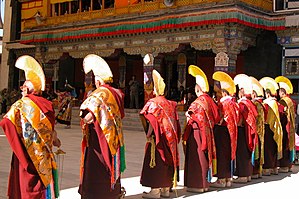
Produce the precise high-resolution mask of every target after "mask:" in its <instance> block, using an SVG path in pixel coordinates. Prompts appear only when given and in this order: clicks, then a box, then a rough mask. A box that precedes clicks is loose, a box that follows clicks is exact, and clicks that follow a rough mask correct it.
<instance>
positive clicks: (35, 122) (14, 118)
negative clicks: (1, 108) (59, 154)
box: [6, 97, 57, 187]
mask: <svg viewBox="0 0 299 199" xmlns="http://www.w3.org/2000/svg"><path fill="white" fill-rule="evenodd" d="M6 117H7V118H8V119H9V120H10V121H11V122H12V123H13V124H14V126H15V127H16V130H17V133H18V134H19V135H20V136H21V137H22V142H23V144H24V146H25V148H26V150H27V153H28V154H29V156H30V159H31V160H32V162H33V164H34V166H35V168H36V170H37V172H38V174H39V176H40V178H41V180H42V182H43V184H44V185H45V187H47V186H48V185H49V184H50V183H51V182H52V179H53V177H52V169H57V165H56V162H55V160H54V155H53V152H52V142H53V140H52V132H53V129H52V125H51V122H50V121H49V120H48V118H47V117H46V116H45V115H44V114H43V112H42V111H41V110H40V109H39V107H38V106H37V105H36V104H35V103H34V102H33V101H32V100H30V99H29V98H27V97H23V98H22V99H20V100H18V101H17V102H15V103H14V104H13V105H12V107H11V109H10V110H9V111H8V112H7V114H6Z"/></svg>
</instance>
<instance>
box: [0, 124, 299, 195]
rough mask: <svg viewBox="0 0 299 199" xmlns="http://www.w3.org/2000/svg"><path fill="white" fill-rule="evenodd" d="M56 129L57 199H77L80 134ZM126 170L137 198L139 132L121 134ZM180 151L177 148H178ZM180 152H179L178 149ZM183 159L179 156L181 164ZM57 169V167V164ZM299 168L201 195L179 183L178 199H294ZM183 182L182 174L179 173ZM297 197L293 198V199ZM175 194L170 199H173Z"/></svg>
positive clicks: (6, 159) (5, 160)
mask: <svg viewBox="0 0 299 199" xmlns="http://www.w3.org/2000/svg"><path fill="white" fill-rule="evenodd" d="M56 130H57V132H58V134H59V136H60V139H61V141H62V147H61V148H62V149H63V150H65V151H66V153H67V154H66V155H65V156H63V157H60V163H62V162H63V163H64V164H63V173H62V174H61V182H60V186H61V190H62V191H61V196H60V198H61V199H79V198H80V196H79V195H78V194H77V186H78V184H79V164H80V142H81V132H80V128H79V126H78V125H74V126H72V128H71V129H64V126H62V125H57V127H56ZM125 142H126V159H127V170H126V171H125V172H124V174H123V180H122V185H123V186H124V187H125V188H126V190H127V197H126V198H128V199H135V198H136V199H137V198H141V194H142V192H143V191H147V190H148V188H146V187H142V186H140V184H139V175H140V171H141V166H142V161H143V152H144V144H145V138H144V134H143V133H142V132H136V131H130V132H129V131H125ZM180 150H181V147H180ZM0 151H1V153H0V199H5V198H7V197H5V195H6V190H7V179H8V173H9V166H10V160H11V150H10V147H9V145H8V143H7V141H6V138H5V136H4V135H3V132H2V129H1V130H0ZM181 151H182V150H181ZM183 158H184V156H183V155H181V165H182V161H183ZM60 166H61V165H60ZM298 171H299V166H296V167H294V171H293V172H292V173H287V174H279V175H276V176H268V177H263V178H262V179H259V180H253V181H252V182H250V183H248V184H246V185H242V184H233V187H232V188H230V189H218V190H217V189H211V190H210V191H209V192H207V193H204V194H192V193H188V192H186V191H185V189H184V187H183V184H182V183H183V182H182V181H181V182H180V183H179V185H178V187H177V188H178V198H190V199H193V198H220V197H221V198H223V197H224V198H226V197H227V198H228V197H229V198H230V199H231V198H238V199H239V198H240V196H241V195H240V194H242V197H245V198H249V197H250V198H261V195H266V196H267V197H269V198H279V197H280V196H284V197H285V196H292V197H294V198H297V197H298V195H299V192H298V187H299V174H298ZM181 179H183V172H181ZM296 195H297V196H296ZM175 197H176V195H175V193H172V194H171V198H175Z"/></svg>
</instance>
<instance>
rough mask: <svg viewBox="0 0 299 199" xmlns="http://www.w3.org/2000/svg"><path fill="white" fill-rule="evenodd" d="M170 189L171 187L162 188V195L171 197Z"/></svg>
mask: <svg viewBox="0 0 299 199" xmlns="http://www.w3.org/2000/svg"><path fill="white" fill-rule="evenodd" d="M169 190H170V188H169V187H165V188H162V189H161V197H162V198H169V197H170V194H169Z"/></svg>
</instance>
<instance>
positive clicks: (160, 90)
mask: <svg viewBox="0 0 299 199" xmlns="http://www.w3.org/2000/svg"><path fill="white" fill-rule="evenodd" d="M153 81H154V87H155V88H156V92H157V95H164V91H165V83H164V80H163V78H162V77H161V75H160V73H159V72H158V71H156V70H155V69H154V70H153Z"/></svg>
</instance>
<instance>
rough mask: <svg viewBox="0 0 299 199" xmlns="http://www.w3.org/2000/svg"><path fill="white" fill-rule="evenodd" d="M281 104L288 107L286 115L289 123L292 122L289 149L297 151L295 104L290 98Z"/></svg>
mask: <svg viewBox="0 0 299 199" xmlns="http://www.w3.org/2000/svg"><path fill="white" fill-rule="evenodd" d="M280 102H281V104H283V105H284V106H286V107H287V109H286V114H287V118H288V122H290V132H289V149H290V151H292V150H294V149H295V128H296V121H295V117H296V113H295V108H294V103H293V102H292V100H291V99H290V98H289V97H283V98H282V99H281V100H280Z"/></svg>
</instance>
